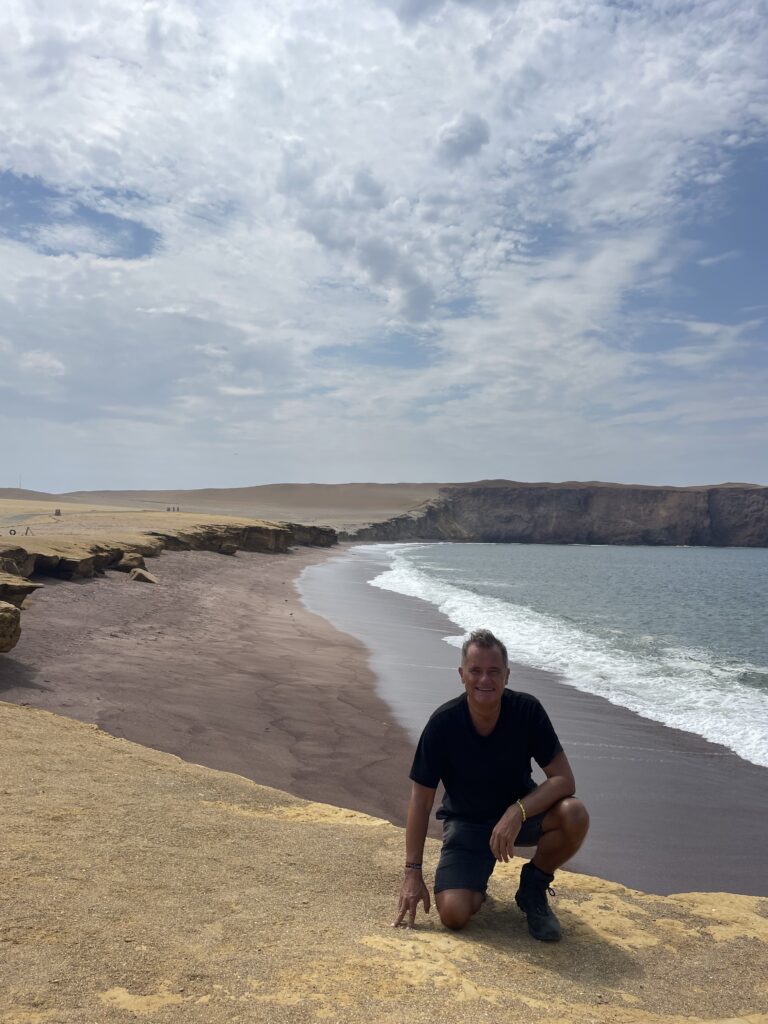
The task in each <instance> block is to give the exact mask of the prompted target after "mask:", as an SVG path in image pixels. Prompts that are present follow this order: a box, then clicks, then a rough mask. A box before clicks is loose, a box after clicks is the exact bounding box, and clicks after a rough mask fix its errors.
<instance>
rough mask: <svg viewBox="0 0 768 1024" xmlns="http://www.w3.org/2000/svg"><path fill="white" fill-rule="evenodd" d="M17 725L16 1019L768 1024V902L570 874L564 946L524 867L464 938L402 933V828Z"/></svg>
mask: <svg viewBox="0 0 768 1024" xmlns="http://www.w3.org/2000/svg"><path fill="white" fill-rule="evenodd" d="M0 730H1V732H2V736H3V742H2V744H0V820H1V821H2V823H3V825H2V831H1V832H0V835H1V836H2V840H1V843H2V863H3V865H4V867H3V887H2V912H1V913H0V965H1V966H0V971H1V973H2V979H1V981H0V1022H2V1024H10V1022H13V1024H75V1022H78V1024H93V1022H97V1021H98V1022H100V1024H101V1022H104V1024H110V1022H127V1021H132V1020H133V1021H137V1020H142V1021H148V1022H152V1024H154V1022H157V1024H163V1022H179V1024H181V1022H184V1024H188V1022H189V1024H196V1022H200V1024H203V1022H205V1024H225V1022H226V1024H231V1022H237V1021H269V1022H272V1021H275V1022H281V1021H290V1022H294V1021H296V1022H301V1021H313V1022H314V1021H343V1022H347V1021H349V1022H352V1021H360V1022H362V1021H365V1022H366V1024H385V1022H386V1024H402V1022H429V1024H434V1022H438V1021H439V1022H446V1024H451V1022H462V1024H473V1022H479V1021H487V1022H493V1024H499V1022H516V1021H520V1022H523V1021H525V1022H536V1024H554V1022H558V1021H568V1022H570V1021H573V1022H574V1024H575V1022H578V1024H589V1022H612V1024H641V1022H646V1024H683V1022H685V1024H701V1022H704V1021H707V1022H710V1024H714V1022H715V1021H717V1022H718V1024H723V1022H725V1021H728V1022H736V1021H739V1022H741V1024H744V1022H745V1021H746V1022H749V1024H768V1014H767V1013H766V1012H765V1011H766V1008H768V914H767V913H766V911H767V910H768V901H766V900H760V899H757V898H752V897H745V896H740V897H733V896H726V895H722V894H686V895H682V896H672V897H667V898H661V897H654V896H647V895H644V894H642V893H639V892H634V891H632V890H629V889H626V888H623V887H622V886H620V885H615V884H613V883H609V882H603V881H600V880H598V879H594V878H589V877H586V876H581V875H575V874H568V873H566V872H561V873H560V874H559V876H558V883H559V884H558V888H559V895H560V899H559V901H558V912H559V915H560V917H561V919H562V922H563V925H564V928H565V938H564V940H563V942H562V943H560V944H558V945H554V946H545V945H542V944H538V943H535V942H533V940H531V939H530V938H529V937H528V935H527V932H526V928H525V921H524V918H523V917H522V916H521V915H520V914H519V912H518V911H517V910H516V909H515V908H514V907H512V906H511V899H512V896H513V894H514V890H515V886H516V878H517V874H518V872H519V867H520V862H517V863H515V864H512V865H508V866H502V867H501V870H499V871H498V872H497V874H496V875H495V876H494V880H493V883H492V890H491V891H492V897H493V898H492V899H491V900H490V901H489V904H488V905H487V906H486V907H485V908H484V909H483V910H482V911H481V913H480V915H478V918H477V919H476V920H475V922H474V923H473V924H472V926H471V927H470V928H469V929H467V930H466V931H465V932H463V933H461V934H456V935H454V934H450V933H447V932H445V931H444V930H442V929H441V928H440V927H439V926H438V924H437V923H436V919H435V917H434V911H433V913H432V914H431V915H430V917H429V919H427V920H425V921H424V923H423V924H422V925H421V927H419V928H418V929H416V930H414V931H405V930H397V931H395V930H393V929H392V928H391V927H389V921H390V920H391V919H392V917H393V913H394V906H395V898H394V894H395V892H396V890H397V888H398V884H399V873H400V865H401V862H402V857H403V840H402V833H401V832H400V830H398V829H396V828H394V827H393V826H391V825H389V824H388V823H385V822H382V821H380V820H378V819H374V818H369V817H367V816H366V815H363V814H359V813H355V812H350V811H344V810H340V809H337V808H333V807H329V806H327V805H323V804H313V803H307V802H306V801H302V800H299V799H296V798H294V797H291V796H289V795H287V794H285V793H281V792H279V791H277V790H271V789H266V788H264V787H260V786H257V785H254V784H253V783H251V782H249V781H247V780H245V779H242V778H240V777H239V776H234V775H228V774H224V773H221V772H214V771H211V770H208V769H204V768H201V767H199V766H196V765H190V764H185V763H184V762H182V761H180V760H178V759H177V758H175V757H173V756H171V755H168V754H163V753H159V752H157V751H153V750H149V749H147V748H144V747H140V746H137V745H135V744H131V743H128V742H126V741H124V740H115V739H113V738H112V737H110V736H108V735H107V734H105V733H102V732H100V731H99V730H98V729H96V728H95V727H93V726H86V725H82V724H80V723H77V722H74V721H71V720H68V719H63V718H58V717H56V716H53V715H50V714H48V713H46V712H40V711H32V710H30V709H26V708H20V707H16V706H14V705H8V704H0ZM350 770H351V771H353V770H354V766H350ZM436 852H437V845H436V843H434V841H432V840H430V841H429V845H428V850H427V861H428V863H431V864H434V861H435V857H436ZM628 855H631V852H630V851H628Z"/></svg>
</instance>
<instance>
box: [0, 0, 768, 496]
mask: <svg viewBox="0 0 768 1024" xmlns="http://www.w3.org/2000/svg"><path fill="white" fill-rule="evenodd" d="M766 69H768V0H758V2H746V0H742V2H738V0H697V2H695V3H691V2H686V0H506V2H495V0H348V2H347V0H327V2H326V0H279V2H275V3H272V2H269V0H259V2H254V0H249V2H243V0H227V3H225V4H222V3H220V2H219V0H163V2H153V0H145V2H143V3H138V2H136V0H55V2H54V0H6V2H5V3H4V4H3V5H2V11H1V12H0V431H2V437H3V439H4V444H3V450H2V456H1V457H0V487H3V486H4V487H15V486H17V485H18V483H19V479H21V482H22V486H23V487H26V488H33V489H38V490H48V491H65V490H74V489H99V488H117V489H123V488H169V487H217V486H222V487H223V486H227V487H231V486H246V485H251V484H260V483H272V482H283V481H284V482H310V481H317V482H328V483H338V482H346V481H365V480H375V481H382V482H386V481H400V480H412V481H461V480H479V479H486V478H508V479H515V480H613V481H618V482H625V483H630V482H635V483H650V484H678V485H688V484H695V483H718V482H723V481H750V482H755V483H763V484H766V483H768V457H767V456H766V452H768V399H766V395H768V345H767V344H766V343H767V342H768V326H767V324H768V288H767V287H766V284H767V282H766V253H767V252H768V213H767V211H768V203H767V202H766V182H767V181H768V173H767V172H768V87H767V83H766V78H767V77H768V72H767V70H766Z"/></svg>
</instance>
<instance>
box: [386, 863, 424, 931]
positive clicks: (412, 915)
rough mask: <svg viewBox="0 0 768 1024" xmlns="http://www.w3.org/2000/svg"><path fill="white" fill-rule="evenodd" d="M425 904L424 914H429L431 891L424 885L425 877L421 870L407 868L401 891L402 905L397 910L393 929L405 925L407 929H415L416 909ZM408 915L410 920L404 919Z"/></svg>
mask: <svg viewBox="0 0 768 1024" xmlns="http://www.w3.org/2000/svg"><path fill="white" fill-rule="evenodd" d="M420 902H421V903H423V904H424V913H425V914H428V913H429V889H428V888H427V887H426V885H425V884H424V876H423V875H422V873H421V870H420V869H419V868H406V871H405V878H404V879H403V884H402V887H401V889H400V903H399V905H398V908H397V917H396V918H395V920H394V921H393V923H392V927H393V928H397V927H398V925H401V924H404V925H405V926H406V928H413V923H414V921H415V920H416V908H417V907H418V905H419V903H420ZM406 914H407V915H408V920H407V921H404V920H403V918H404V917H405V916H406Z"/></svg>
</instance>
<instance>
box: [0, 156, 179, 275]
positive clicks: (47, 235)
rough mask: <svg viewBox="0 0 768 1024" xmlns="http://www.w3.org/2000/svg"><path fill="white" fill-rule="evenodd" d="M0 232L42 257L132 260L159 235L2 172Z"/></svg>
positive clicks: (146, 250) (147, 250)
mask: <svg viewBox="0 0 768 1024" xmlns="http://www.w3.org/2000/svg"><path fill="white" fill-rule="evenodd" d="M0 232H2V234H4V235H5V236H6V237H7V238H12V239H14V240H15V241H17V242H23V243H24V244H25V245H30V246H31V247H32V248H34V249H36V250H37V251H38V252H40V253H43V254H44V255H46V256H63V255H69V256H78V255H83V254H90V255H95V256H103V257H105V258H111V259H126V260H136V259H141V258H142V257H144V256H149V255H151V254H152V253H153V252H154V251H155V249H156V248H157V246H158V244H159V241H160V235H159V233H158V232H157V231H153V230H152V229H151V228H148V227H146V226H145V225H144V224H142V223H140V222H139V221H136V220H131V219H129V218H127V217H118V216H115V214H112V213H105V212H103V211H101V210H97V209H95V208H94V207H93V206H89V205H87V204H85V203H82V202H80V201H79V200H78V199H77V198H76V197H75V196H74V195H70V194H67V193H65V192H60V191H57V190H56V189H53V188H50V187H49V186H47V185H45V184H44V183H43V182H42V181H41V180H40V179H39V178H32V177H27V176H26V175H17V174H13V173H12V172H11V171H2V172H0Z"/></svg>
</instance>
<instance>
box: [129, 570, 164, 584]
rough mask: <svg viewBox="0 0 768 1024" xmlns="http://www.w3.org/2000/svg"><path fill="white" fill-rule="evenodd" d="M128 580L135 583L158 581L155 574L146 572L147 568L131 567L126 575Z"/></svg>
mask: <svg viewBox="0 0 768 1024" xmlns="http://www.w3.org/2000/svg"><path fill="white" fill-rule="evenodd" d="M128 579H129V580H133V582H135V583H159V582H160V581H159V580H158V578H157V576H155V574H154V573H151V572H148V570H147V569H131V571H130V574H129V576H128Z"/></svg>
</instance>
